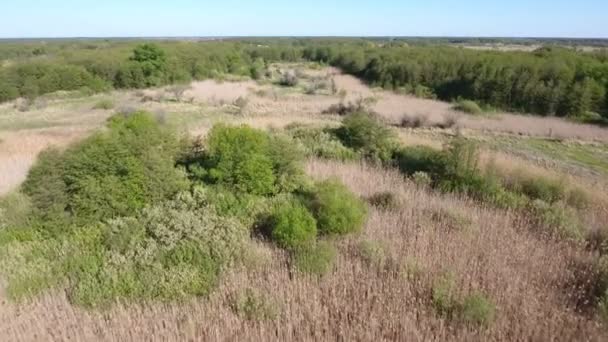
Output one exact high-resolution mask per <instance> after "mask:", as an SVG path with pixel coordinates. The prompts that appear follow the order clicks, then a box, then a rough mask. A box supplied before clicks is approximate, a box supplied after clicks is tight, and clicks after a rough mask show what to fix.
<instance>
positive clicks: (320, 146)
mask: <svg viewBox="0 0 608 342" xmlns="http://www.w3.org/2000/svg"><path fill="white" fill-rule="evenodd" d="M288 133H289V134H290V135H291V136H292V137H293V138H294V140H295V141H297V142H299V143H300V144H302V145H303V146H304V150H305V153H306V155H307V156H310V157H319V158H325V159H336V160H354V159H357V158H358V154H357V153H356V152H355V151H353V150H352V149H350V148H348V147H346V146H344V145H343V144H342V142H341V141H340V139H338V138H337V137H336V136H335V135H334V134H332V133H331V131H330V130H328V129H322V128H312V127H302V126H296V127H291V128H288Z"/></svg>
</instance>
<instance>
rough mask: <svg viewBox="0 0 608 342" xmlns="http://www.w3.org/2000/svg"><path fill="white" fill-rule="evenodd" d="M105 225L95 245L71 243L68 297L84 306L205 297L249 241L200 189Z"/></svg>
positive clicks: (245, 231) (238, 225)
mask: <svg viewBox="0 0 608 342" xmlns="http://www.w3.org/2000/svg"><path fill="white" fill-rule="evenodd" d="M102 228H103V229H102V230H101V233H100V237H99V239H98V240H97V241H96V242H94V243H90V244H87V245H84V246H80V245H79V244H78V243H77V242H74V241H72V242H71V243H70V246H72V247H71V249H72V251H73V252H72V253H77V254H78V255H79V257H78V258H73V260H72V261H71V266H70V267H69V268H68V270H67V276H68V277H69V278H70V280H71V283H72V286H71V287H70V292H69V294H70V297H71V298H72V300H73V301H74V302H76V303H78V304H82V305H85V306H99V305H105V304H110V303H112V302H113V301H115V300H117V299H124V300H163V301H165V300H180V299H186V298H188V297H190V296H204V295H206V294H208V293H209V291H211V289H212V288H213V286H214V285H215V284H216V283H217V278H218V277H219V275H220V272H221V270H222V269H223V268H225V267H228V266H229V265H231V264H232V263H234V262H235V261H237V260H238V259H239V258H240V256H241V255H242V254H243V248H244V246H245V242H246V239H247V236H248V230H247V229H246V228H245V227H244V226H243V225H241V224H240V223H239V222H238V221H236V220H234V219H230V218H223V217H221V216H219V215H217V213H216V211H215V208H214V207H213V206H212V205H211V204H209V203H208V199H207V196H206V195H205V192H204V191H203V190H202V189H200V188H195V189H194V190H193V191H192V192H185V193H181V194H179V195H178V196H176V197H175V199H173V200H171V201H167V202H163V203H161V204H159V205H156V206H152V207H147V208H144V209H143V210H142V211H141V212H140V213H139V214H138V215H137V216H134V217H124V218H119V219H114V220H110V221H109V222H108V223H107V224H106V225H104V226H103V227H102Z"/></svg>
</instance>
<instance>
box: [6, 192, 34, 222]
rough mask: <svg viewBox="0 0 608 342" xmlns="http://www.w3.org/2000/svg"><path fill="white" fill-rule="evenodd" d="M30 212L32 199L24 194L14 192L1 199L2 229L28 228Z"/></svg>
mask: <svg viewBox="0 0 608 342" xmlns="http://www.w3.org/2000/svg"><path fill="white" fill-rule="evenodd" d="M30 212H31V203H30V199H29V198H28V197H27V196H24V195H23V194H22V193H19V192H13V193H10V194H8V195H6V196H4V197H2V198H0V229H5V228H9V227H13V228H23V227H25V226H27V224H28V221H29V215H30Z"/></svg>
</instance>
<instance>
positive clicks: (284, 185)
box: [270, 134, 308, 192]
mask: <svg viewBox="0 0 608 342" xmlns="http://www.w3.org/2000/svg"><path fill="white" fill-rule="evenodd" d="M270 157H271V159H272V163H273V172H274V174H275V175H276V189H277V191H278V192H292V191H295V190H297V189H300V188H301V187H303V186H305V185H306V183H307V182H308V179H307V178H306V175H305V173H304V163H303V160H304V151H303V149H302V148H301V147H300V146H299V145H297V144H296V143H295V142H294V141H293V139H292V138H291V137H289V136H287V135H282V134H273V135H271V136H270Z"/></svg>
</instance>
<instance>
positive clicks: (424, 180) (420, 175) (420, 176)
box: [412, 171, 433, 188]
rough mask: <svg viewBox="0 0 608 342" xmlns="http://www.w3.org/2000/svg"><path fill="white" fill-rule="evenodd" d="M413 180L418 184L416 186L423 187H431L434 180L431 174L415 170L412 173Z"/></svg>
mask: <svg viewBox="0 0 608 342" xmlns="http://www.w3.org/2000/svg"><path fill="white" fill-rule="evenodd" d="M412 181H413V182H414V184H416V186H418V187H421V188H426V187H429V186H431V183H432V182H433V180H432V179H431V176H429V174H428V173H426V172H424V171H416V172H414V173H413V174H412Z"/></svg>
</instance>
